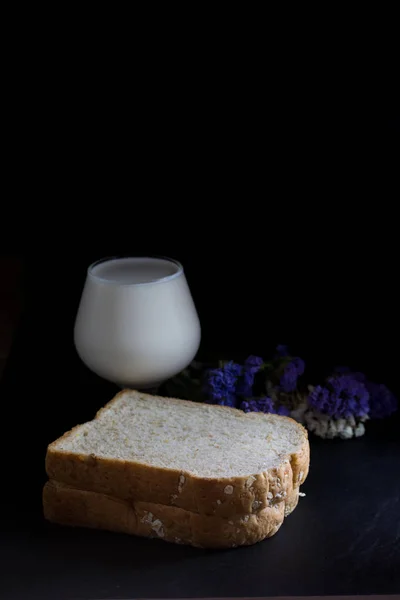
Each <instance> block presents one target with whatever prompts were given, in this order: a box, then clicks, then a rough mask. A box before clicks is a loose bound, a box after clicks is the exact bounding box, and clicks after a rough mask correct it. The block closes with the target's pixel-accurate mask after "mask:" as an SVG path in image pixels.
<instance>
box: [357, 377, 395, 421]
mask: <svg viewBox="0 0 400 600" xmlns="http://www.w3.org/2000/svg"><path fill="white" fill-rule="evenodd" d="M365 387H366V388H367V390H368V392H369V405H370V417H371V419H383V418H385V417H388V416H390V415H391V414H393V413H394V412H396V410H397V405H398V402H397V398H396V396H395V395H394V394H393V393H392V392H391V391H390V390H389V389H388V388H387V387H386V385H384V384H382V383H372V382H371V381H367V382H366V384H365Z"/></svg>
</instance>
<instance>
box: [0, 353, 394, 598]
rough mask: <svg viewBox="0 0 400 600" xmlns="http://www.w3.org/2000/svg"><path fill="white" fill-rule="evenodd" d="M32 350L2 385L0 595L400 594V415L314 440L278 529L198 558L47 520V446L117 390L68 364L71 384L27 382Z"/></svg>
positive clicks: (159, 544)
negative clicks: (343, 435) (358, 434)
mask: <svg viewBox="0 0 400 600" xmlns="http://www.w3.org/2000/svg"><path fill="white" fill-rule="evenodd" d="M30 352H32V348H30V349H29V350H28V346H26V347H25V348H24V349H22V346H21V345H18V343H17V344H16V346H15V347H14V350H13V355H12V357H11V359H10V363H9V367H8V369H7V371H6V373H5V375H4V380H3V382H2V389H1V394H2V404H3V408H4V410H5V417H4V418H5V421H4V423H5V426H4V429H5V433H4V434H3V440H2V441H3V443H4V449H3V450H2V458H3V461H4V464H3V478H2V479H3V487H2V494H1V503H2V507H1V512H0V515H1V516H0V526H1V530H2V534H1V539H0V558H1V560H0V577H1V590H0V596H1V597H2V598H7V599H9V600H16V599H20V598H33V597H37V598H39V597H40V598H41V599H42V600H47V599H49V600H50V599H51V600H54V599H56V598H57V600H64V599H67V598H92V599H94V598H145V597H150V598H151V597H153V598H168V597H175V598H179V597H180V598H184V597H229V596H234V597H237V596H247V597H252V596H253V597H255V596H307V595H337V594H340V595H351V594H395V593H398V592H400V440H399V436H398V425H399V421H398V419H393V420H392V421H391V422H390V423H381V422H380V423H376V424H373V423H371V424H370V425H369V427H368V433H367V435H365V436H364V437H362V438H360V439H357V440H349V441H323V440H318V439H315V438H311V469H310V474H309V477H308V479H307V481H306V483H305V485H304V486H303V491H304V492H305V493H306V496H305V497H304V498H301V501H300V503H299V506H298V508H297V509H296V510H295V512H294V513H293V514H292V515H291V516H290V517H288V519H287V520H286V521H285V523H284V525H283V527H282V528H281V530H280V531H279V532H278V534H276V535H275V536H274V537H273V538H271V539H269V540H266V541H264V542H262V543H259V544H257V545H254V546H251V547H246V548H237V549H232V550H227V551H206V550H200V549H194V548H189V547H184V546H175V545H172V544H167V543H165V542H163V541H161V540H147V539H141V538H135V537H129V536H126V535H119V534H113V533H105V532H101V531H91V530H79V529H68V528H62V527H59V526H54V525H51V524H48V523H46V522H45V521H44V520H43V517H42V512H41V488H42V485H43V483H44V481H45V478H46V477H45V473H44V454H45V449H46V445H47V443H49V442H50V441H52V439H55V437H57V436H58V435H60V434H61V433H63V431H65V430H66V429H69V428H70V427H71V426H73V425H75V424H76V423H78V422H82V421H83V420H86V419H88V418H90V417H91V416H93V413H94V410H95V409H97V408H99V407H100V406H101V405H102V404H104V403H105V402H107V400H109V399H110V398H111V397H112V395H113V394H114V393H115V391H116V390H115V389H114V387H113V386H111V385H109V384H106V383H104V382H102V381H100V380H99V379H97V378H96V377H94V376H91V375H90V374H88V373H87V372H86V370H85V369H84V368H83V367H82V366H80V365H79V364H78V362H74V361H75V359H74V358H71V361H72V363H73V365H74V366H73V368H72V367H71V375H70V377H67V378H65V379H62V378H60V375H59V374H56V375H53V376H52V375H50V374H47V381H46V374H45V373H41V374H38V375H37V380H36V381H32V377H34V373H33V372H32V369H31V370H30V369H29V364H30V363H29V356H32V355H31V354H29V353H30ZM70 356H71V357H72V356H73V350H72V348H71V355H70ZM56 379H57V381H58V385H57V386H56V385H55V381H56ZM34 391H36V392H37V393H38V398H37V399H35V398H34ZM21 403H22V404H21ZM17 423H18V429H17V425H16V424H17ZM16 430H17V431H18V435H17V436H16V435H15V431H16ZM7 436H8V437H7ZM16 440H18V442H16ZM16 446H17V447H16Z"/></svg>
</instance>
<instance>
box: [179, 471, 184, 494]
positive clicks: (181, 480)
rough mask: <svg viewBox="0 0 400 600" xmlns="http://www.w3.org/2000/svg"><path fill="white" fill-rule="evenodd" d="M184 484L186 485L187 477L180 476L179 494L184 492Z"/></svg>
mask: <svg viewBox="0 0 400 600" xmlns="http://www.w3.org/2000/svg"><path fill="white" fill-rule="evenodd" d="M184 483H185V476H184V475H179V484H178V492H179V494H180V493H181V491H182V488H183V486H184Z"/></svg>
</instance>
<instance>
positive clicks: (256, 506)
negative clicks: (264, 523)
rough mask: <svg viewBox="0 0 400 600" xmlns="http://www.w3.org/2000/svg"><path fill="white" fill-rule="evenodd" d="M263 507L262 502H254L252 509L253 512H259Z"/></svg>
mask: <svg viewBox="0 0 400 600" xmlns="http://www.w3.org/2000/svg"><path fill="white" fill-rule="evenodd" d="M261 505H262V502H260V500H254V502H253V504H252V505H251V508H252V510H258V509H259V508H260V506H261Z"/></svg>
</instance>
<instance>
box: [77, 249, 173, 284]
mask: <svg viewBox="0 0 400 600" xmlns="http://www.w3.org/2000/svg"><path fill="white" fill-rule="evenodd" d="M146 258H149V259H150V260H159V261H160V262H161V261H163V262H169V263H172V264H174V265H175V266H176V267H177V270H176V272H175V273H171V275H166V276H165V277H159V278H158V279H153V280H152V281H143V282H141V283H121V282H120V281H112V280H110V279H107V278H105V277H101V276H99V275H96V274H95V273H93V269H95V267H97V265H100V264H102V263H107V262H112V261H120V260H121V261H122V260H129V259H134V260H135V259H136V260H143V259H146ZM182 274H183V266H182V263H180V262H179V261H178V260H176V259H175V258H170V257H169V256H160V255H157V254H154V255H148V254H146V255H138V254H136V255H132V254H127V255H116V256H104V257H103V258H99V259H98V260H95V261H94V262H92V263H91V264H90V265H89V266H88V268H87V275H88V277H91V278H92V279H94V280H95V281H100V282H101V283H105V284H107V285H115V286H120V287H138V286H143V285H154V284H157V283H165V282H166V281H171V280H172V279H176V278H177V277H179V276H180V275H182Z"/></svg>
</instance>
